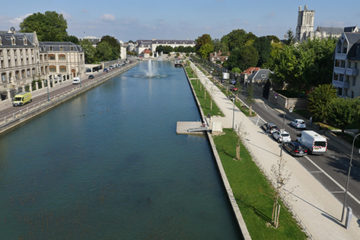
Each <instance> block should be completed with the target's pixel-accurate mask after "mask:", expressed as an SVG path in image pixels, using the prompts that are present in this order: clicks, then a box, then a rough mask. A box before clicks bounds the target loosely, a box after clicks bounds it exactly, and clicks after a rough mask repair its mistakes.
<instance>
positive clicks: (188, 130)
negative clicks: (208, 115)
mask: <svg viewBox="0 0 360 240" xmlns="http://www.w3.org/2000/svg"><path fill="white" fill-rule="evenodd" d="M194 130H195V131H194ZM206 131H210V129H209V128H208V127H207V126H206V125H205V127H204V124H203V123H202V122H200V121H198V122H177V123H176V134H194V135H203V134H204V133H205V132H206Z"/></svg>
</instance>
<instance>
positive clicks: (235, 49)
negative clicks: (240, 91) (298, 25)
mask: <svg viewBox="0 0 360 240" xmlns="http://www.w3.org/2000/svg"><path fill="white" fill-rule="evenodd" d="M279 44H281V43H280V40H279V39H278V38H277V37H276V36H272V35H270V36H264V37H257V36H256V35H254V34H253V33H251V32H249V33H247V32H246V31H245V30H243V29H237V30H233V31H232V32H230V33H229V34H227V35H225V36H223V37H222V38H221V39H220V40H219V39H214V40H212V39H211V36H210V35H209V34H204V35H202V36H200V37H198V38H197V39H196V46H195V50H196V53H197V54H198V55H199V56H201V57H202V58H203V59H206V58H208V57H209V54H210V53H211V52H214V51H216V52H217V51H221V52H222V53H223V54H229V55H230V56H229V59H228V60H227V61H226V62H225V63H224V67H226V68H228V69H229V70H233V69H234V68H235V69H236V70H238V69H240V70H245V69H247V68H248V67H253V66H259V67H264V66H266V65H267V64H268V62H269V60H270V56H271V51H272V49H273V48H277V47H278V46H279Z"/></svg>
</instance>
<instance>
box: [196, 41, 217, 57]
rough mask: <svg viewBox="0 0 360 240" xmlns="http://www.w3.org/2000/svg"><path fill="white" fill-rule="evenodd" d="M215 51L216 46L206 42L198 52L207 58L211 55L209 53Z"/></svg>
mask: <svg viewBox="0 0 360 240" xmlns="http://www.w3.org/2000/svg"><path fill="white" fill-rule="evenodd" d="M213 51H214V46H213V45H212V44H210V43H206V44H204V45H202V46H201V47H200V49H199V51H198V53H199V54H200V56H201V57H202V58H203V59H207V58H208V57H209V54H210V53H211V52H213Z"/></svg>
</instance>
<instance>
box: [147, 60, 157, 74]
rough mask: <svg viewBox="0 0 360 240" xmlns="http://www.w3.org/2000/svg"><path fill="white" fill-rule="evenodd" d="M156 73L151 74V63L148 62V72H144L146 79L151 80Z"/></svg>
mask: <svg viewBox="0 0 360 240" xmlns="http://www.w3.org/2000/svg"><path fill="white" fill-rule="evenodd" d="M155 73H156V72H153V66H152V62H151V59H150V60H149V61H148V70H147V72H146V77H148V78H152V77H154V76H155Z"/></svg>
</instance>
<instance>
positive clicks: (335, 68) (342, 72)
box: [334, 67, 345, 74]
mask: <svg viewBox="0 0 360 240" xmlns="http://www.w3.org/2000/svg"><path fill="white" fill-rule="evenodd" d="M334 73H337V74H345V68H342V67H334Z"/></svg>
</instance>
